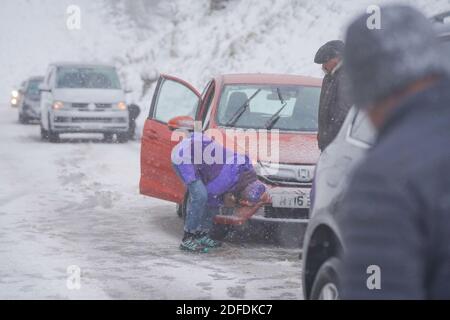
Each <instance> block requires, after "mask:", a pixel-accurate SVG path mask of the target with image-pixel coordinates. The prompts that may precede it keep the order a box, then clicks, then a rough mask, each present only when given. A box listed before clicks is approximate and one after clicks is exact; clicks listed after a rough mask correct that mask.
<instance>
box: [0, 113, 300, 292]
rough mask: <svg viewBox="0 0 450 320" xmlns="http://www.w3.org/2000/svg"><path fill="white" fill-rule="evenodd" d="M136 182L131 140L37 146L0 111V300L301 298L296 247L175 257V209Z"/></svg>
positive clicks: (257, 246) (32, 128)
mask: <svg viewBox="0 0 450 320" xmlns="http://www.w3.org/2000/svg"><path fill="white" fill-rule="evenodd" d="M138 181H139V143H137V142H132V143H128V144H107V143H102V142H101V141H95V140H92V139H91V140H87V139H79V140H73V139H71V140H67V139H65V140H64V139H63V141H62V143H58V144H50V143H47V142H41V140H40V138H39V126H38V125H26V126H24V125H20V124H18V122H17V111H16V110H13V109H11V108H10V107H9V106H7V105H0V299H13V298H24V299H48V298H55V299H79V298H83V299H280V298H285V299H298V298H301V283H300V272H301V271H300V268H301V265H300V261H298V258H297V257H298V249H289V248H277V247H274V246H271V245H267V244H262V243H252V244H249V243H244V244H236V243H233V244H230V243H227V244H225V246H224V248H221V249H218V250H216V251H214V252H213V253H211V254H208V255H191V254H187V253H183V252H180V250H179V249H178V245H179V240H180V236H181V231H182V221H181V220H180V219H179V218H178V217H177V216H176V214H175V206H174V205H173V204H170V203H167V202H163V201H159V200H156V199H151V198H147V197H143V196H141V195H139V192H138ZM73 265H74V266H78V267H79V268H80V269H81V279H80V284H81V288H80V289H79V290H76V289H75V290H70V289H69V288H68V286H67V279H68V278H69V276H70V275H69V274H68V272H67V268H68V267H69V266H73Z"/></svg>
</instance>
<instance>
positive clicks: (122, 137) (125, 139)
mask: <svg viewBox="0 0 450 320" xmlns="http://www.w3.org/2000/svg"><path fill="white" fill-rule="evenodd" d="M117 142H119V143H126V142H128V133H118V134H117Z"/></svg>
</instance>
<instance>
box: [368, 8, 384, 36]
mask: <svg viewBox="0 0 450 320" xmlns="http://www.w3.org/2000/svg"><path fill="white" fill-rule="evenodd" d="M366 13H367V14H368V15H369V17H368V18H367V21H366V25H367V28H368V29H369V30H380V29H381V8H380V7H379V6H376V5H371V6H368V7H367V10H366Z"/></svg>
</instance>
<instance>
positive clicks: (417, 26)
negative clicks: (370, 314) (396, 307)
mask: <svg viewBox="0 0 450 320" xmlns="http://www.w3.org/2000/svg"><path fill="white" fill-rule="evenodd" d="M367 19H368V15H362V16H360V17H359V18H357V19H356V20H355V21H354V22H353V23H352V24H351V25H350V26H349V28H348V30H347V35H346V47H345V52H344V61H345V68H346V70H345V71H346V72H347V73H348V76H349V80H350V84H351V91H352V94H353V97H354V99H355V103H356V105H357V106H358V107H359V108H360V109H362V110H365V111H367V112H368V115H369V117H370V119H371V121H372V122H373V124H374V125H375V127H376V128H377V129H378V138H377V141H376V143H375V146H374V147H373V149H371V150H370V151H369V152H368V154H367V158H366V159H365V160H364V161H363V162H362V164H361V165H360V166H359V168H357V169H356V171H355V173H354V176H353V178H352V181H351V182H350V184H349V189H348V191H347V192H346V194H345V197H344V199H343V202H342V207H340V208H339V209H338V212H337V214H336V216H337V219H338V227H339V228H340V229H341V231H342V240H343V247H344V248H343V253H342V265H341V268H339V269H340V271H339V272H338V273H340V274H338V278H339V279H340V282H341V283H340V286H341V297H340V298H343V299H450V245H449V244H450V80H449V77H448V71H447V70H446V66H445V63H444V62H443V58H442V57H441V54H440V53H439V50H438V45H437V39H436V36H435V34H434V32H433V29H432V25H431V23H430V21H429V20H428V19H427V18H426V17H425V16H424V15H423V14H422V13H420V12H419V11H417V10H416V9H413V8H411V7H407V6H400V5H396V6H386V7H382V8H381V29H375V30H369V28H368V27H367ZM370 266H376V268H375V269H377V268H379V269H378V270H379V271H380V272H379V273H378V275H375V276H376V277H377V276H379V278H378V279H379V280H380V281H379V282H378V285H377V280H376V278H371V279H369V278H370V277H371V275H373V274H374V273H373V272H369V271H368V270H370V268H369V267H370ZM368 268H369V269H368ZM370 284H372V285H373V284H375V287H374V286H372V285H370ZM369 288H371V289H369Z"/></svg>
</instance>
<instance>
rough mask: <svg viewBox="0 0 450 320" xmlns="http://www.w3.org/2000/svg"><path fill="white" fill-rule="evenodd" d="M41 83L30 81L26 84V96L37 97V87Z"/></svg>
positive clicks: (39, 81) (40, 81)
mask: <svg viewBox="0 0 450 320" xmlns="http://www.w3.org/2000/svg"><path fill="white" fill-rule="evenodd" d="M41 83H42V80H30V81H29V82H28V86H27V91H26V95H27V96H30V97H38V96H39V95H40V93H39V85H40V84H41Z"/></svg>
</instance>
